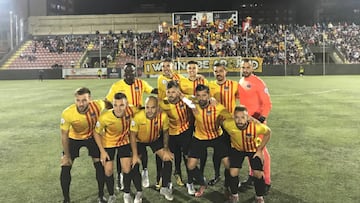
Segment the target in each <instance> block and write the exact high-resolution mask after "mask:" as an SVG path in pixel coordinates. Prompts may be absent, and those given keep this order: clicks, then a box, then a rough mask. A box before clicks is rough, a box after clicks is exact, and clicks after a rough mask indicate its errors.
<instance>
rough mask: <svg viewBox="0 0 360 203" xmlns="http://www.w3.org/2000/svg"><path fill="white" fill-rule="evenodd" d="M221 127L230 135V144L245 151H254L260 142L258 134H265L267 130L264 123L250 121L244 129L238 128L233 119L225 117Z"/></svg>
mask: <svg viewBox="0 0 360 203" xmlns="http://www.w3.org/2000/svg"><path fill="white" fill-rule="evenodd" d="M223 127H224V129H225V130H226V131H227V132H228V133H229V135H230V140H231V146H232V147H233V148H235V149H237V150H239V151H245V152H256V149H257V146H259V144H260V143H259V138H258V135H262V134H265V133H266V132H267V131H268V130H269V128H268V127H267V126H266V125H264V124H261V123H257V122H252V121H251V122H250V123H249V125H248V127H247V128H246V129H245V130H240V129H239V128H238V127H237V126H236V124H235V121H234V119H226V120H225V121H224V123H223Z"/></svg>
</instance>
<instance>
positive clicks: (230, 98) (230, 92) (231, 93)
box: [228, 81, 234, 112]
mask: <svg viewBox="0 0 360 203" xmlns="http://www.w3.org/2000/svg"><path fill="white" fill-rule="evenodd" d="M229 86H230V88H229V92H228V93H229V94H228V96H229V103H228V105H229V107H228V111H229V112H233V106H232V104H233V103H232V101H233V99H234V98H233V97H234V95H233V88H234V85H233V83H232V82H230V81H229Z"/></svg>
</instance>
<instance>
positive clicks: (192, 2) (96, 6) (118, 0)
mask: <svg viewBox="0 0 360 203" xmlns="http://www.w3.org/2000/svg"><path fill="white" fill-rule="evenodd" d="M264 1H266V0H251V1H250V0H242V1H239V0H237V1H236V0H221V1H219V0H103V1H99V0H75V10H76V13H77V14H112V13H114V14H115V13H139V12H175V11H213V10H217V11H219V10H234V7H236V6H239V5H240V4H242V3H253V2H264ZM268 1H269V0H268ZM276 2H286V1H285V0H276Z"/></svg>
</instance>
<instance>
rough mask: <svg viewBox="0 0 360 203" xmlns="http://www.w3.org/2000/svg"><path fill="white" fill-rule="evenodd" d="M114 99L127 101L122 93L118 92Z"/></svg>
mask: <svg viewBox="0 0 360 203" xmlns="http://www.w3.org/2000/svg"><path fill="white" fill-rule="evenodd" d="M114 99H126V100H127V97H126V95H125V94H124V93H122V92H118V93H116V94H115V95H114Z"/></svg>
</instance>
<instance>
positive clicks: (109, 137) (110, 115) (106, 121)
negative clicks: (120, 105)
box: [95, 106, 138, 148]
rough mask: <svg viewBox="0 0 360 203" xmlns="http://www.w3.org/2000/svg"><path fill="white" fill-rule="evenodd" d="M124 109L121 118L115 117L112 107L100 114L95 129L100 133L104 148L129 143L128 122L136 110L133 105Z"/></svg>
mask: <svg viewBox="0 0 360 203" xmlns="http://www.w3.org/2000/svg"><path fill="white" fill-rule="evenodd" d="M125 111H126V112H125V115H124V117H122V118H118V117H116V116H115V114H114V111H113V110H112V109H110V110H108V111H106V112H104V113H102V114H101V116H100V118H99V120H98V122H97V123H96V127H95V131H96V132H97V133H98V134H100V135H102V136H101V137H102V143H103V146H104V148H112V147H118V146H123V145H126V144H129V143H130V140H129V132H130V122H131V118H132V116H133V115H134V112H137V111H138V110H137V108H135V107H133V106H128V107H127V108H126V110H125Z"/></svg>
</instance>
